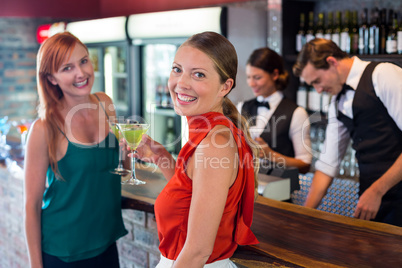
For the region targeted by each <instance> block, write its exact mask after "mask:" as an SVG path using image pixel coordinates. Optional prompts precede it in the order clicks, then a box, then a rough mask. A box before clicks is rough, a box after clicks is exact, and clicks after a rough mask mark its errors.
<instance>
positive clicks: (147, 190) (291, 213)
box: [122, 168, 402, 268]
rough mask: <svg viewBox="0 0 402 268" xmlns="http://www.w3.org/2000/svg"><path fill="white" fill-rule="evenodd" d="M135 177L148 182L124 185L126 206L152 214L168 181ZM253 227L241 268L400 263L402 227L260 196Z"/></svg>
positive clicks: (241, 251) (238, 257) (146, 172)
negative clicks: (254, 240) (254, 242)
mask: <svg viewBox="0 0 402 268" xmlns="http://www.w3.org/2000/svg"><path fill="white" fill-rule="evenodd" d="M137 176H138V177H139V178H140V179H144V180H146V181H147V184H145V185H141V186H131V185H123V187H122V208H123V209H137V210H142V211H146V212H151V213H153V211H154V210H153V205H154V203H155V199H156V197H157V196H158V194H159V193H160V191H161V190H162V188H163V187H164V185H165V184H166V181H165V180H164V179H163V177H162V175H161V174H160V173H159V172H158V171H153V172H150V169H149V168H139V169H137ZM251 229H252V230H253V232H254V234H255V235H256V237H257V239H258V240H259V242H260V243H259V244H257V245H253V246H239V248H238V250H237V251H236V252H235V254H234V256H233V257H232V260H233V261H234V262H235V263H236V264H237V265H239V267H253V268H254V267H402V228H401V227H397V226H393V225H389V224H384V223H377V222H371V221H364V220H359V219H355V218H350V217H345V216H341V215H337V214H332V213H328V212H323V211H319V210H316V209H310V208H306V207H302V206H299V205H295V204H291V203H287V202H280V201H276V200H272V199H268V198H265V197H262V196H259V197H258V198H257V201H256V202H255V206H254V218H253V224H252V227H251Z"/></svg>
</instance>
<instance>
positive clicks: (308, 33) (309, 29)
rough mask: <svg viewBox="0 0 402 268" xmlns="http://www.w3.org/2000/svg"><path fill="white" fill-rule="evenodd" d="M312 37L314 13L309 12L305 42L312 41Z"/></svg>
mask: <svg viewBox="0 0 402 268" xmlns="http://www.w3.org/2000/svg"><path fill="white" fill-rule="evenodd" d="M314 38H315V36H314V12H313V11H310V12H309V13H308V27H307V31H306V42H309V41H310V40H313V39H314Z"/></svg>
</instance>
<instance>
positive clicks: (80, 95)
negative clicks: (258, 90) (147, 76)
mask: <svg viewBox="0 0 402 268" xmlns="http://www.w3.org/2000/svg"><path fill="white" fill-rule="evenodd" d="M37 81H38V94H39V99H40V105H39V119H38V120H37V121H36V122H35V123H34V124H33V125H32V128H31V130H30V133H29V138H28V143H27V151H26V158H25V229H26V238H27V243H28V252H29V259H30V264H31V267H57V268H59V267H119V260H118V253H117V248H116V240H117V239H118V238H120V237H121V236H123V235H125V234H126V233H127V231H126V230H125V228H124V225H123V220H122V216H121V205H120V204H121V198H120V195H121V184H120V178H119V176H117V175H113V174H111V173H109V172H108V171H109V169H111V168H113V167H115V166H116V165H117V161H118V142H117V140H116V138H115V136H114V135H113V134H111V133H110V132H109V127H108V122H107V120H108V118H109V117H110V116H115V111H114V106H113V103H112V101H111V99H110V98H109V97H108V96H107V95H105V94H104V93H97V94H91V89H92V85H93V83H94V70H93V67H92V64H91V61H90V59H89V54H88V49H87V47H86V46H85V45H84V44H83V43H82V42H81V41H80V40H78V39H77V38H76V37H75V36H73V35H72V34H70V33H67V32H65V33H60V34H56V35H54V36H52V37H51V38H49V39H48V40H46V41H45V42H44V43H43V44H42V46H41V48H40V49H39V52H38V58H37Z"/></svg>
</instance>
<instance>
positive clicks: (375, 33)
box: [369, 8, 380, 55]
mask: <svg viewBox="0 0 402 268" xmlns="http://www.w3.org/2000/svg"><path fill="white" fill-rule="evenodd" d="M378 17H379V12H378V8H373V9H372V10H371V23H370V28H369V54H370V55H373V54H379V52H380V28H379V18H378Z"/></svg>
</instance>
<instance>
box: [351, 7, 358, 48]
mask: <svg viewBox="0 0 402 268" xmlns="http://www.w3.org/2000/svg"><path fill="white" fill-rule="evenodd" d="M349 39H350V54H358V53H359V30H358V24H357V11H356V10H355V11H353V12H352V22H351V24H350V29H349Z"/></svg>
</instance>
